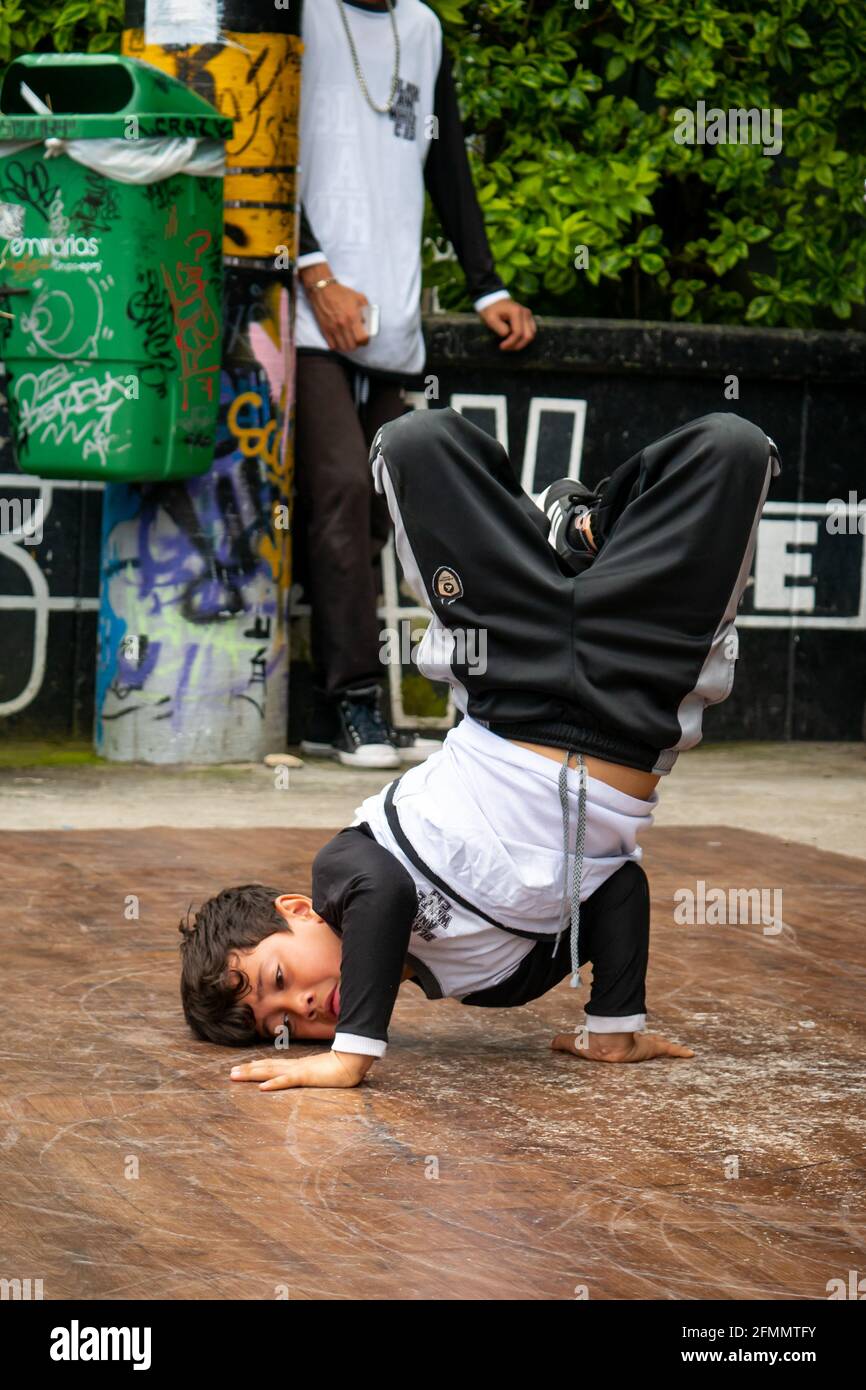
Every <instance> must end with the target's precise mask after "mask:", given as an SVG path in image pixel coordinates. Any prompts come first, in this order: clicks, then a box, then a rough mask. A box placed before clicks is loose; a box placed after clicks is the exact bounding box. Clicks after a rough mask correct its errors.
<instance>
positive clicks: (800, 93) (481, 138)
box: [425, 0, 866, 328]
mask: <svg viewBox="0 0 866 1390" xmlns="http://www.w3.org/2000/svg"><path fill="white" fill-rule="evenodd" d="M429 3H430V4H431V6H432V8H433V9H435V10H436V11H437V13H438V14H439V16H440V19H441V20H442V23H443V28H444V30H445V34H446V41H447V43H448V46H449V49H450V50H451V52H452V56H453V58H454V60H455V68H456V73H457V79H458V87H459V91H460V102H461V108H462V114H463V117H464V121H465V128H466V132H467V134H468V135H469V136H470V151H471V152H470V159H471V163H472V166H473V173H474V176H475V181H476V187H477V189H478V192H479V197H480V200H481V205H482V207H483V209H484V216H485V220H486V223H487V229H488V235H489V237H490V242H491V246H492V249H493V254H494V257H495V260H496V264H497V268H498V270H499V272H500V274H501V275H502V277H503V279H504V280H505V281H506V283H507V284H508V286H509V288H510V289H511V291H512V293H513V294H514V295H515V296H517V297H519V298H522V299H523V300H525V301H527V302H528V303H530V304H531V306H532V307H533V308H534V309H535V310H536V311H537V312H542V313H555V314H588V315H600V316H613V317H623V318H631V317H635V318H661V319H682V320H688V321H691V322H713V323H761V324H767V325H789V326H804V327H805V326H815V327H851V326H854V327H858V328H863V327H866V315H864V308H863V304H864V298H866V216H864V202H863V193H864V177H866V154H864V150H866V98H864V93H866V6H864V4H863V0H773V3H772V4H766V5H763V4H761V3H759V0H585V3H586V8H578V7H577V4H576V3H572V0H429ZM700 100H703V101H704V102H705V103H706V107H707V108H713V107H714V108H720V109H722V110H723V111H728V110H730V109H732V108H746V109H748V108H759V109H760V108H768V109H769V111H772V110H773V109H775V108H779V109H780V110H781V112H782V137H783V138H782V148H781V152H780V153H778V154H776V155H775V156H773V155H766V154H764V153H763V149H762V146H761V145H760V144H748V143H731V144H721V143H719V144H680V143H677V141H676V140H675V138H674V130H675V127H676V125H677V121H678V118H677V117H676V116H675V113H676V112H677V110H678V109H680V108H686V109H688V110H691V111H694V110H695V109H696V107H697V103H698V101H700ZM426 231H427V236H428V241H427V244H426V249H425V283H427V284H431V285H433V284H435V285H437V286H438V287H439V299H440V303H441V304H442V306H443V307H450V308H456V307H460V308H465V307H467V306H468V300H467V299H466V295H465V287H464V281H463V275H462V272H461V271H460V268H459V266H458V265H457V263H456V262H455V261H454V260H453V258H448V259H437V256H441V255H442V253H443V251H445V250H446V243H445V242H444V240H443V239H442V236H441V232H440V229H439V227H438V224H437V223H436V221H435V218H434V217H433V215H432V212H431V210H430V209H429V208H428V217H427V223H426ZM580 247H585V248H586V252H585V253H581V252H580V251H579V248H580ZM583 259H585V260H586V266H585V268H577V267H576V264H575V262H576V261H577V262H578V263H579V264H581V263H582V261H583Z"/></svg>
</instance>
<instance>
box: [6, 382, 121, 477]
mask: <svg viewBox="0 0 866 1390" xmlns="http://www.w3.org/2000/svg"><path fill="white" fill-rule="evenodd" d="M132 380H133V379H132V378H130V377H124V376H115V375H114V374H113V373H112V372H110V371H109V370H108V368H105V369H104V370H103V372H102V373H101V375H100V374H98V373H94V375H92V376H79V375H73V373H72V372H71V371H70V369H69V368H68V367H67V366H66V365H65V364H64V363H58V364H57V366H54V367H46V368H45V369H44V370H43V371H41V372H24V373H23V374H22V375H20V376H18V377H17V378H16V379H15V381H14V383H13V396H14V400H15V403H16V406H17V411H18V450H19V453H20V455H21V457H22V459H23V460H25V461H26V458H27V452H28V450H29V448H30V446H31V444H46V443H49V442H51V443H53V444H54V445H55V446H57V447H59V446H60V445H62V444H71V445H73V446H74V447H75V448H76V449H77V450H78V453H79V457H80V458H81V459H82V461H86V460H87V459H89V458H91V457H92V456H95V457H96V458H98V460H99V462H100V464H102V465H103V466H104V465H105V463H106V462H107V460H108V458H109V456H110V455H113V454H118V453H123V452H125V450H127V449H129V448H130V447H131V444H130V442H129V441H127V442H126V443H125V444H121V443H119V441H118V430H117V425H116V421H115V416H116V414H117V412H118V411H119V410H120V409H121V408H122V406H123V405H124V403H125V402H127V401H129V399H130V383H131V381H132Z"/></svg>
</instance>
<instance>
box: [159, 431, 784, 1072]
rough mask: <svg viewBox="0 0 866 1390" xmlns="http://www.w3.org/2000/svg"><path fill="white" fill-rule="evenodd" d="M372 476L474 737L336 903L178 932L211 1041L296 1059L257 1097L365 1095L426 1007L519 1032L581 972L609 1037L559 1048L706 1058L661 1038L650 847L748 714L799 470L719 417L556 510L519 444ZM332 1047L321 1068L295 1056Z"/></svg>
mask: <svg viewBox="0 0 866 1390" xmlns="http://www.w3.org/2000/svg"><path fill="white" fill-rule="evenodd" d="M370 458H371V464H372V468H373V477H374V482H375V486H376V488H377V490H378V491H379V492H383V493H384V495H385V497H386V499H387V502H388V506H389V508H390V512H391V517H392V519H393V522H394V530H395V543H396V547H397V553H398V556H399V558H400V562H401V565H402V567H403V573H404V575H405V577H406V580H407V582H408V583H409V585H410V587H411V588H412V589H413V591H414V592H415V593H416V594H417V596H418V598H419V600H420V601H421V602H423V603H424V604H425V606H426V607H428V608H429V610H430V612H431V614H432V619H431V622H430V624H429V626H428V628H427V632H426V634H425V637H424V641H423V642H422V644H421V647H420V649H419V652H418V666H419V669H420V670H421V671H422V672H423V674H425V675H427V676H429V677H430V678H431V679H433V680H439V681H441V680H444V681H447V682H449V683H450V685H451V687H452V689H453V691H454V699H455V703H456V705H457V706H458V708H459V709H460V710H461V712H462V715H463V718H462V719H461V721H460V722H459V723H458V724H457V726H456V727H455V728H453V729H452V730H450V732H449V733H448V736H447V738H446V739H445V743H444V745H443V748H442V750H441V752H438V753H436V754H434V755H433V756H432V757H430V758H428V759H427V761H426V762H425V763H422V764H420V765H418V766H416V767H413V768H412V769H411V770H410V771H408V772H406V773H404V774H403V776H402V777H400V778H398V779H397V781H396V782H392V783H391V784H390V785H389V786H388V787H386V788H385V789H384V790H383V791H382V792H380V793H379V794H378V795H375V796H370V797H368V798H367V799H366V800H365V801H364V802H363V803H362V804H361V806H360V807H359V808H358V810H357V812H356V814H355V819H354V821H353V822H352V824H351V826H348V827H346V828H345V829H344V830H341V831H340V832H339V834H337V835H336V836H335V837H334V838H333V839H332V840H331V841H330V842H329V844H327V845H326V846H325V847H324V848H323V849H322V850H320V852H319V853H318V855H317V856H316V859H315V861H314V863H313V882H312V890H313V891H312V898H308V897H307V896H305V895H304V894H301V893H295V892H283V891H281V889H280V888H278V887H266V886H264V885H261V884H251V885H247V886H245V887H239V888H229V889H225V890H223V892H221V893H219V894H218V895H217V896H216V897H214V898H211V899H210V900H209V901H208V902H206V903H205V904H204V906H203V907H202V908H201V909H200V911H199V912H198V914H197V916H196V918H195V920H194V922H193V924H192V925H190V924H188V923H186V924H184V923H182V924H181V931H182V933H183V941H182V943H181V952H182V958H183V968H182V980H181V995H182V1000H183V1006H184V1011H185V1014H186V1017H187V1020H188V1022H189V1023H190V1025H191V1026H192V1027H193V1028H194V1029H195V1031H196V1032H197V1033H198V1034H199V1035H200V1036H201V1037H203V1038H206V1039H208V1040H210V1041H212V1042H220V1043H226V1044H229V1045H238V1044H241V1043H252V1042H256V1041H258V1040H262V1039H267V1040H273V1041H274V1043H275V1052H274V1056H273V1058H269V1059H267V1060H263V1061H258V1062H252V1063H249V1064H247V1065H245V1066H240V1067H235V1068H234V1069H233V1071H232V1077H233V1078H234V1079H237V1080H243V1081H246V1080H257V1081H259V1082H260V1083H261V1089H263V1090H280V1089H283V1088H285V1087H291V1086H337V1087H343V1086H355V1085H357V1084H358V1083H359V1082H360V1081H361V1079H362V1078H363V1076H364V1075H365V1074H366V1072H367V1070H368V1068H369V1067H370V1066H371V1065H372V1063H373V1062H374V1061H375V1060H376V1058H377V1057H381V1056H383V1055H384V1053H385V1050H386V1047H387V1042H388V1032H387V1030H388V1023H389V1020H390V1018H391V1013H392V1010H393V1007H394V1003H395V1000H396V996H397V991H398V989H399V987H400V983H401V981H402V980H405V979H408V980H411V981H413V982H414V983H415V984H416V985H418V986H419V987H420V988H421V989H422V991H423V992H424V994H425V995H426V996H427V997H428V998H430V999H439V998H443V997H451V998H456V999H459V1000H460V1001H461V1002H462V1003H463V1004H467V1005H477V1006H482V1007H499V1008H503V1007H514V1006H516V1005H520V1004H525V1003H527V1002H528V1001H529V1000H531V999H535V998H538V996H539V995H541V994H544V993H546V992H547V991H548V990H550V989H552V988H553V987H554V986H555V985H556V984H558V983H559V982H560V981H561V980H562V979H563V978H564V977H565V976H566V975H567V974H569V970H570V972H571V984H572V985H574V986H577V985H578V984H580V976H579V970H580V967H581V965H582V964H583V963H584V962H586V961H591V962H592V989H591V995H590V998H589V1001H588V1003H587V1005H586V1010H585V1012H586V1019H585V1024H584V1025H583V1026H582V1027H581V1028H580V1032H579V1033H577V1034H576V1033H575V1031H572V1032H571V1033H564V1034H559V1035H558V1036H557V1037H556V1038H555V1039H554V1040H553V1044H552V1046H553V1047H554V1048H555V1049H557V1050H560V1051H565V1052H570V1053H573V1054H574V1055H576V1056H578V1057H582V1058H586V1059H588V1060H592V1061H603V1062H633V1061H645V1060H648V1059H650V1058H654V1057H692V1056H694V1053H693V1052H692V1051H691V1050H690V1049H689V1048H686V1047H681V1046H678V1045H676V1044H674V1043H670V1042H667V1041H666V1040H665V1039H663V1038H659V1037H656V1036H654V1035H651V1034H647V1033H646V1032H645V1031H644V1028H645V1022H646V1000H645V976H646V966H647V955H648V947H649V891H648V886H647V880H646V875H645V873H644V871H643V869H642V867H641V865H640V858H641V849H640V847H639V846H638V844H637V838H638V835H639V833H640V831H641V830H642V829H644V827H646V826H647V825H649V824H650V823H651V821H652V811H653V808H654V806H655V804H656V803H657V801H658V791H657V790H656V784H657V782H658V781H659V779H660V777H662V776H665V775H666V774H667V773H669V772H670V770H671V768H672V767H673V765H674V763H675V761H676V758H677V756H678V754H679V753H680V752H681V751H683V750H684V749H687V748H692V747H693V746H694V745H695V744H696V743H698V742H699V740H700V738H701V722H702V716H703V711H704V708H705V707H706V706H707V705H709V704H713V703H717V702H719V701H721V700H724V699H725V698H726V697H727V696H728V694H729V693H730V690H731V686H732V684H733V679H734V663H735V660H736V633H735V629H734V620H735V616H736V611H737V605H738V602H739V599H740V597H741V595H742V592H743V589H744V587H745V585H746V581H747V579H748V575H749V570H750V566H751V561H752V556H753V554H754V549H755V542H756V537H757V529H758V521H759V519H760V515H761V511H762V509H763V506H764V502H765V499H766V496H767V492H768V489H769V485H770V481H771V478H772V477H775V476H776V475H777V474H778V473H779V472H780V471H781V465H780V461H779V456H778V451H777V449H776V446H775V444H774V443H773V441H772V440H771V439H769V438H768V436H767V435H766V434H764V432H763V431H762V430H760V429H759V428H758V427H757V426H756V425H753V424H751V423H749V421H747V420H744V419H742V418H740V417H739V416H736V415H729V414H721V413H719V414H712V415H706V416H703V417H702V418H701V419H698V420H693V421H691V422H690V423H688V424H685V425H680V426H679V427H678V428H677V429H674V430H672V431H671V433H670V434H667V435H665V436H664V437H663V438H662V439H659V440H657V441H656V442H655V443H653V444H650V445H648V446H647V447H646V448H644V449H641V450H640V451H639V452H638V453H636V454H635V455H634V456H633V457H632V458H630V459H628V460H627V461H626V462H625V463H623V464H622V465H621V466H620V467H618V468H617V469H616V470H615V471H614V472H613V473H612V474H611V475H610V477H608V478H606V479H605V480H604V481H603V482H602V483H600V484H599V485H598V487H597V488H596V489H595V490H592V491H591V490H590V489H588V488H585V487H583V486H582V485H581V484H580V483H577V482H575V481H574V480H573V479H561V480H560V481H558V482H556V483H553V484H551V486H550V487H549V488H548V489H547V490H546V492H545V493H544V494H543V495H542V497H541V499H540V502H539V504H536V503H535V502H534V501H533V500H532V499H531V498H530V497H529V496H528V495H527V494H526V493H524V492H523V491H522V489H521V488H520V486H519V484H518V482H517V480H516V478H515V476H514V473H513V471H512V469H511V466H510V463H509V460H508V458H507V455H506V454H505V451H504V450H503V449H502V447H501V445H500V444H498V443H497V442H496V440H494V439H493V438H492V437H491V436H490V435H488V434H486V433H485V432H484V431H483V430H480V429H478V428H477V427H476V426H474V425H473V424H471V423H470V422H469V421H467V420H465V419H464V418H463V417H462V416H461V415H459V414H457V413H456V412H455V411H453V410H451V409H444V410H431V411H427V410H421V411H417V412H413V413H411V414H408V415H404V416H402V417H401V418H400V419H397V420H394V421H392V422H391V423H389V424H387V425H385V426H384V427H383V428H382V429H381V430H380V431H379V433H378V435H377V436H376V438H375V439H374V441H373V445H372V448H371V451H370ZM473 630H477V631H483V632H484V633H485V635H486V663H478V662H470V661H469V660H467V654H468V653H469V652H473V653H474V652H477V651H479V650H483V649H484V648H483V647H482V646H480V644H479V643H478V642H475V643H473V642H470V641H467V640H465V639H466V635H467V634H469V633H471V632H472V631H473ZM461 636H462V637H463V639H464V640H462V641H461V640H458V639H459V638H460V637H461ZM573 823H576V833H575V834H574V837H573V843H572V831H571V826H572V824H573ZM566 925H568V927H569V931H568V933H567V934H565V935H564V929H565V927H566ZM577 1026H579V1025H576V1027H577ZM325 1039H333V1046H332V1048H331V1050H330V1051H328V1052H324V1053H320V1054H317V1055H314V1056H307V1057H302V1058H295V1057H292V1058H290V1057H288V1056H287V1055H286V1052H285V1050H284V1049H285V1048H286V1047H287V1045H288V1043H289V1041H290V1040H302V1041H310V1040H312V1041H317V1040H325Z"/></svg>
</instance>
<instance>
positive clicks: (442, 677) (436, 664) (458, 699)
mask: <svg viewBox="0 0 866 1390" xmlns="http://www.w3.org/2000/svg"><path fill="white" fill-rule="evenodd" d="M378 438H379V436H378V435H377V436H376V439H375V440H374V441H373V442H374V444H375V443H376V442H377V441H378ZM371 467H372V469H373V484H374V486H375V488H376V491H377V492H380V493H383V494H384V496H385V500H386V501H387V503H388V511H389V512H390V513H391V520H392V521H393V523H394V546H395V548H396V551H397V558H398V560H399V561H400V568H401V569H402V571H403V577H404V579H405V580H406V583H407V584H408V585H409V588H410V589H411V590H412V593H413V594H414V595H415V597H416V598H417V600H418V602H419V603H420V604H422V605H423V607H424V608H426V609H427V610H428V612H429V613H430V616H431V621H430V623H429V624H428V626H427V631H426V632H425V634H424V638H423V640H422V642H421V645H420V647H419V648H418V653H417V664H418V670H419V672H420V674H421V675H422V676H426V677H427V679H428V680H431V681H445V682H446V683H447V684H448V685H450V686H451V689H452V691H453V692H454V703H455V705H456V706H457V708H458V709H459V710H460V712H461V714H467V713H468V709H467V706H468V703H469V694H468V692H467V690H466V687H465V686H464V684H463V682H462V681H460V680H458V678H457V676H455V674H454V671H453V668H452V666H451V662H452V659H453V656H454V634H453V633H452V632H451V631H450V630H449V629H448V628H447V627H445V625H444V624H443V623H442V622H440V620H439V618H438V617H437V615H436V613H434V611H433V604H432V601H431V599H430V595H429V594H428V593H427V590H426V588H425V586H424V580H423V579H422V578H421V571H420V569H419V568H418V563H417V561H416V559H415V556H414V554H413V553H412V547H411V545H410V544H409V537H408V536H407V534H406V528H405V526H404V525H403V518H402V516H401V515H400V508H399V507H398V505H397V498H396V495H395V493H394V484H393V483H392V482H391V477H390V474H389V473H388V467H387V464H386V463H385V456H384V454H383V453H382V451H381V450H377V452H376V453H375V455H374V457H373V458H372V459H371ZM434 652H435V654H436V655H435V657H434V655H433V653H434ZM437 658H438V659H437Z"/></svg>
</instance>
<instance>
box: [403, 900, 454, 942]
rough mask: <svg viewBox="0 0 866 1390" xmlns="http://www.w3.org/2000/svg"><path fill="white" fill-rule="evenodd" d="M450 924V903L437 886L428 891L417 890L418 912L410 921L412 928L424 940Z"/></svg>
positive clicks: (434, 935) (443, 930)
mask: <svg viewBox="0 0 866 1390" xmlns="http://www.w3.org/2000/svg"><path fill="white" fill-rule="evenodd" d="M450 925H451V904H450V903H449V902H448V899H447V898H444V897H443V896H442V894H441V893H440V892H439V890H438V888H431V889H430V892H429V893H421V892H419V893H418V912H417V915H416V917H415V920H414V922H413V923H412V930H413V931H416V932H417V933H418V935H419V936H421V937H423V938H424V940H425V941H432V940H433V939H434V937H436V936H441V935H443V934H444V933H445V932H447V930H448V928H449V926H450Z"/></svg>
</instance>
